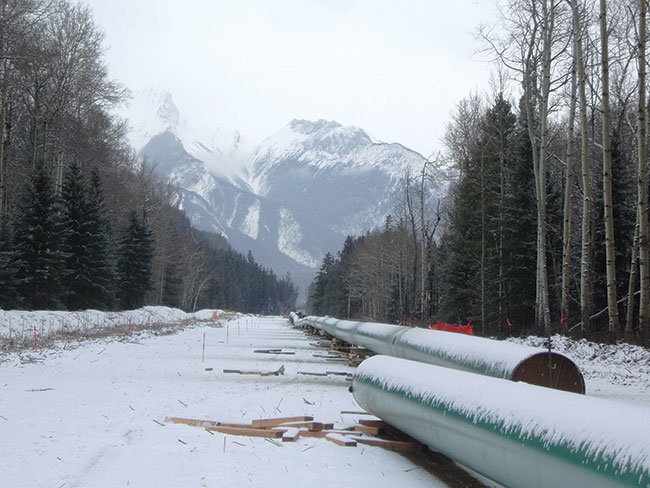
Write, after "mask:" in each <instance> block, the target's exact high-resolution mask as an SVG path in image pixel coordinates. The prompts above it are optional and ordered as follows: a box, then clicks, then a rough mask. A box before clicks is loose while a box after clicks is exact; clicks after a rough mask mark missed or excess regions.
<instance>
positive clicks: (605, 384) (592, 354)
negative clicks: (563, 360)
mask: <svg viewBox="0 0 650 488" xmlns="http://www.w3.org/2000/svg"><path fill="white" fill-rule="evenodd" d="M511 340H512V341H513V342H519V343H522V344H526V345H529V346H534V347H546V346H545V344H546V338H541V337H534V336H531V337H528V338H525V339H511ZM551 346H552V348H553V350H554V351H555V352H559V353H561V354H564V355H565V356H568V357H569V358H571V359H573V361H574V362H575V363H576V364H577V365H578V367H579V368H580V371H582V375H583V376H584V378H585V383H586V387H587V395H593V396H599V397H606V398H611V399H614V400H620V401H626V402H633V403H637V404H643V405H645V406H647V407H650V351H649V350H648V349H645V348H643V347H639V346H632V345H630V344H617V345H611V344H598V343H595V342H589V341H587V340H584V339H582V340H580V341H575V340H573V339H570V338H568V337H564V336H560V335H555V336H553V337H552V338H551Z"/></svg>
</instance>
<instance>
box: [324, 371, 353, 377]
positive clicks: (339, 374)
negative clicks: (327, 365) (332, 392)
mask: <svg viewBox="0 0 650 488" xmlns="http://www.w3.org/2000/svg"><path fill="white" fill-rule="evenodd" d="M325 372H326V373H327V374H331V375H333V376H353V374H352V373H348V372H346V371H325Z"/></svg>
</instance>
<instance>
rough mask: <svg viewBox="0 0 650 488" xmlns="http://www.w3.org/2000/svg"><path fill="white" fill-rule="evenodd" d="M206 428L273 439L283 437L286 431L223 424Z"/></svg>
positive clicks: (213, 430)
mask: <svg viewBox="0 0 650 488" xmlns="http://www.w3.org/2000/svg"><path fill="white" fill-rule="evenodd" d="M205 430H209V431H212V432H219V433H221V434H228V435H243V436H247V437H268V438H272V439H277V438H280V437H282V434H284V432H283V431H281V430H269V429H255V428H244V427H224V426H221V425H215V426H211V427H206V428H205Z"/></svg>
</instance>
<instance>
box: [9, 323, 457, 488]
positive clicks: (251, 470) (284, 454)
mask: <svg viewBox="0 0 650 488" xmlns="http://www.w3.org/2000/svg"><path fill="white" fill-rule="evenodd" d="M0 313H1V312H0ZM206 315H207V317H211V312H210V313H209V314H206ZM206 315H204V316H203V317H202V318H206ZM176 319H177V320H186V319H187V317H182V316H180V315H179V316H177V317H176ZM157 334H158V335H157ZM204 334H205V344H206V345H205V359H204V360H202V357H203V335H204ZM118 339H119V340H118ZM311 341H313V339H310V338H308V337H307V336H306V335H305V334H304V333H303V332H302V331H299V330H295V329H293V328H291V327H290V325H289V322H288V320H287V319H283V318H279V317H275V318H274V317H264V318H253V317H245V316H241V317H239V318H234V319H231V320H230V321H227V322H226V321H222V320H218V321H211V322H204V323H194V324H189V325H187V326H185V327H184V328H183V329H178V331H177V332H176V333H173V334H164V333H161V332H160V331H159V332H146V331H134V332H133V335H131V336H128V335H125V334H123V335H120V336H118V337H106V338H99V339H89V340H86V341H84V342H76V341H74V342H72V341H69V342H66V341H59V342H56V343H55V344H54V345H53V346H52V347H48V348H45V349H40V350H39V351H38V352H34V351H33V349H31V350H23V351H22V352H20V353H15V352H14V353H5V354H3V355H2V356H0V360H1V361H2V363H1V364H0V473H2V474H1V476H2V481H1V482H0V485H1V486H3V487H32V486H34V487H35V486H43V487H54V488H63V487H65V488H71V487H118V486H135V487H163V486H164V487H195V486H196V487H203V486H208V487H222V486H229V487H237V486H247V487H250V486H282V485H284V484H285V483H291V484H292V485H295V486H300V487H302V486H314V487H315V486H319V487H320V486H322V487H328V486H332V487H334V486H336V487H341V486H355V485H356V486H369V485H373V486H376V487H382V486H385V487H388V486H397V485H399V486H400V487H405V488H408V487H424V486H427V487H432V486H433V487H436V486H447V485H445V484H443V483H441V482H439V481H438V480H436V479H435V478H433V477H432V476H431V475H429V474H428V473H426V472H425V471H424V470H423V469H422V468H420V467H418V466H416V465H415V464H413V463H412V462H411V461H409V460H408V459H406V458H405V457H402V456H401V455H399V454H396V453H393V452H391V451H386V450H382V449H380V448H377V447H370V446H365V447H362V446H359V447H356V448H351V447H340V446H337V445H335V444H333V443H330V442H328V441H326V440H325V439H314V438H305V439H302V438H299V439H298V441H297V442H295V443H278V442H276V443H273V442H269V441H267V440H264V439H261V438H248V437H234V436H224V435H222V434H214V435H212V434H210V433H208V432H207V431H206V430H204V429H202V428H197V427H189V426H186V425H178V424H172V423H168V422H165V418H166V417H171V416H177V417H189V418H200V419H211V420H217V421H223V422H226V421H228V422H239V423H241V422H250V421H252V420H254V419H260V418H269V417H284V416H303V415H311V416H313V417H314V419H315V420H318V421H322V422H334V423H335V424H336V425H335V426H336V427H344V426H347V425H352V424H354V423H355V422H356V421H357V420H358V419H359V418H360V416H359V415H349V414H342V413H341V412H342V411H358V410H360V409H359V407H358V406H357V405H356V404H355V402H354V399H353V398H352V395H351V394H350V393H349V392H348V387H349V381H347V380H346V379H345V377H343V376H327V377H311V376H304V375H298V374H297V372H298V371H309V372H325V371H331V370H335V371H341V372H343V371H347V372H352V371H353V369H352V368H351V367H349V366H347V364H338V363H330V362H326V361H325V360H324V359H322V358H314V357H313V355H314V354H315V353H323V352H324V350H323V349H317V348H315V347H313V346H310V345H309V343H310V342H311ZM259 348H281V349H283V350H287V351H295V354H294V355H269V354H258V353H254V350H256V349H259ZM280 366H284V368H285V373H284V375H282V376H268V377H260V376H253V375H251V376H242V375H237V374H224V373H223V372H222V371H223V369H240V370H263V371H267V370H277V369H278V368H280ZM209 368H212V370H211V371H206V369H209Z"/></svg>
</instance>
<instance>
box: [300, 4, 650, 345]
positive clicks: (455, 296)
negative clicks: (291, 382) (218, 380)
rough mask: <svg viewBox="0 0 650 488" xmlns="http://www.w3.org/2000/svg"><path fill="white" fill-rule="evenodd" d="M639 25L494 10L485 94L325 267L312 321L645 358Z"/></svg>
mask: <svg viewBox="0 0 650 488" xmlns="http://www.w3.org/2000/svg"><path fill="white" fill-rule="evenodd" d="M646 20H647V1H646V0H638V1H628V0H617V1H612V0H610V1H609V2H607V1H605V0H599V1H598V2H596V1H594V0H582V1H580V0H509V1H506V2H504V3H503V4H501V8H500V10H499V19H498V21H497V23H496V24H495V25H485V26H481V27H480V28H479V29H478V32H477V34H478V37H479V39H480V42H481V46H482V52H483V53H484V54H485V55H486V56H488V57H489V59H490V62H491V66H492V67H493V73H494V75H493V81H492V86H491V89H490V90H488V91H487V93H479V94H476V93H475V94H471V95H469V96H468V97H467V98H466V99H464V100H462V101H460V102H459V103H458V105H457V107H456V110H455V111H454V113H453V114H452V116H451V120H450V121H449V122H448V125H447V132H446V135H445V138H444V146H445V149H444V151H442V152H441V153H440V154H436V155H435V156H434V157H432V158H430V160H428V161H427V163H426V164H425V166H424V167H423V168H422V169H421V170H420V171H417V170H408V171H406V172H405V174H404V177H403V179H402V185H403V202H402V203H401V204H400V205H399V206H398V208H396V210H395V212H394V215H393V217H391V218H389V219H388V220H387V222H386V225H385V226H384V228H383V229H381V230H376V231H373V232H369V233H368V234H366V235H364V236H361V237H357V238H349V239H348V240H347V241H346V243H345V245H344V247H343V250H342V251H341V252H340V253H339V255H338V256H337V257H336V258H335V257H334V256H333V255H331V254H330V255H328V256H326V259H325V260H324V261H323V264H322V266H321V269H320V272H319V273H318V275H317V277H316V279H315V281H314V283H313V284H312V287H311V295H310V307H312V309H313V311H314V312H316V313H325V314H330V315H339V316H347V317H366V318H372V319H375V320H382V321H385V320H387V321H400V320H403V318H404V316H407V317H409V318H413V319H414V320H417V321H420V322H423V323H426V322H428V321H430V320H436V319H440V320H445V321H449V322H462V323H466V322H468V321H470V320H471V321H472V322H473V323H474V324H475V325H476V326H478V329H477V330H478V331H480V332H482V333H483V334H499V333H501V334H510V333H513V334H521V333H528V332H536V333H543V334H550V333H553V332H560V333H570V334H576V335H583V336H587V337H592V338H599V339H602V340H622V339H624V340H627V341H630V342H638V343H641V344H648V338H649V334H648V332H649V327H650V258H649V244H648V179H647V170H648V161H647V159H648V158H647V146H648V137H649V134H648V127H647V125H648V109H649V107H648V101H647V89H648V85H647V80H646V71H647V60H646V55H645V50H646V42H647V30H646ZM444 182H447V183H446V190H445V191H441V188H443V187H444V186H445V183H444Z"/></svg>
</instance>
